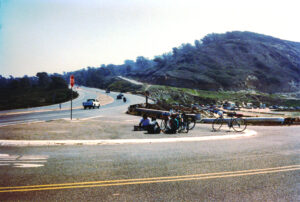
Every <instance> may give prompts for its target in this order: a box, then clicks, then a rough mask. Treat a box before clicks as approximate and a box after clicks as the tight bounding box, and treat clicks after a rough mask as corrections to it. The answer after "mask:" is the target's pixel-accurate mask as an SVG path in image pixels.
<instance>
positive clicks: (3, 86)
mask: <svg viewBox="0 0 300 202" xmlns="http://www.w3.org/2000/svg"><path fill="white" fill-rule="evenodd" d="M77 96H78V94H77V93H76V92H75V93H74V97H77ZM70 98H71V90H70V89H69V88H68V84H67V82H66V80H65V79H64V78H63V77H62V76H61V75H59V74H53V75H48V74H47V73H46V72H39V73H37V74H36V76H32V77H28V76H24V77H22V78H14V77H12V76H10V77H9V78H5V77H3V76H1V75H0V110H6V109H16V108H27V107H36V106H43V105H49V104H55V103H61V102H65V101H67V100H69V99H70Z"/></svg>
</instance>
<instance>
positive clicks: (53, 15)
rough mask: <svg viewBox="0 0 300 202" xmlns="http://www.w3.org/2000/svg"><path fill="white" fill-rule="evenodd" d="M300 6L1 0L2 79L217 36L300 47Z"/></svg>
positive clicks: (190, 0)
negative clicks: (263, 38) (245, 34)
mask: <svg viewBox="0 0 300 202" xmlns="http://www.w3.org/2000/svg"><path fill="white" fill-rule="evenodd" d="M298 2H299V3H298ZM299 8H300V1H299V0H282V1H276V0H249V1H246V0H203V1H202V0H182V1H176V0H147V1H146V0H84V1H83V0H0V74H1V75H4V76H9V75H13V76H23V75H25V74H27V75H29V76H32V75H35V74H36V73H37V72H40V71H46V72H49V73H53V72H58V73H62V72H63V71H72V70H77V69H80V68H84V67H87V66H96V67H97V66H100V65H101V64H110V63H112V64H122V63H123V62H124V60H126V59H132V60H135V59H136V57H137V56H145V57H148V58H153V56H155V55H161V54H163V53H165V52H169V51H171V50H172V48H173V47H177V46H180V45H181V44H182V43H193V42H194V40H195V39H198V40H199V39H201V38H203V37H204V36H205V35H206V34H209V33H213V32H214V33H224V32H227V31H233V30H239V31H252V32H257V33H261V34H266V35H271V36H274V37H278V38H281V39H286V40H291V41H298V42H300V25H299V20H300V12H299Z"/></svg>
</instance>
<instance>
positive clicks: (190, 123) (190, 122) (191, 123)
mask: <svg viewBox="0 0 300 202" xmlns="http://www.w3.org/2000/svg"><path fill="white" fill-rule="evenodd" d="M195 126H196V120H195V119H192V120H188V123H187V129H188V130H193V129H194V128H195Z"/></svg>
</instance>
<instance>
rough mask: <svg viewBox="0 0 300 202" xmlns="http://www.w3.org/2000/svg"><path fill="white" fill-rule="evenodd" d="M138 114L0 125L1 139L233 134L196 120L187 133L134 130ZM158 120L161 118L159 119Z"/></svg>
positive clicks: (87, 138)
mask: <svg viewBox="0 0 300 202" xmlns="http://www.w3.org/2000/svg"><path fill="white" fill-rule="evenodd" d="M140 118H141V117H138V116H131V115H127V114H121V115H119V116H114V117H113V118H110V117H99V118H96V119H90V120H83V121H80V120H74V121H70V120H56V121H48V122H43V123H32V124H22V125H21V124H20V125H13V126H6V127H1V128H0V139H2V140H96V139H131V138H138V139H144V138H165V137H194V136H197V137H198V136H208V135H209V136H214V135H225V134H234V132H233V131H231V132H228V127H227V126H223V130H222V131H220V132H212V131H211V124H197V125H196V127H195V128H194V129H193V130H191V131H190V132H189V133H188V134H186V133H179V134H174V135H166V134H163V133H161V134H147V132H146V131H133V126H134V125H137V124H138V123H139V120H140ZM158 121H159V123H160V120H158Z"/></svg>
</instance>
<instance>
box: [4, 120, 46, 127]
mask: <svg viewBox="0 0 300 202" xmlns="http://www.w3.org/2000/svg"><path fill="white" fill-rule="evenodd" d="M42 122H45V121H38V119H32V120H26V121H12V122H6V123H4V124H1V123H0V127H5V126H13V125H21V124H32V123H42Z"/></svg>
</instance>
